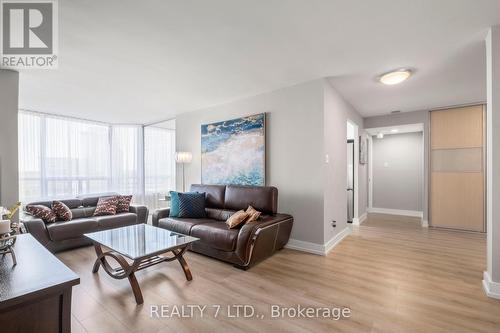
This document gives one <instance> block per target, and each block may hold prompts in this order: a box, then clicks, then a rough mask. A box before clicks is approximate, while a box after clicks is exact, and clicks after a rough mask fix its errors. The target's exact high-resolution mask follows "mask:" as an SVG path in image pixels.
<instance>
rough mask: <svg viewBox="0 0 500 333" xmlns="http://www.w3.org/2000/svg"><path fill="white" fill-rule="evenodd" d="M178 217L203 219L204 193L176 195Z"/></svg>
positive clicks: (204, 215)
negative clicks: (177, 197)
mask: <svg viewBox="0 0 500 333" xmlns="http://www.w3.org/2000/svg"><path fill="white" fill-rule="evenodd" d="M178 196H179V215H178V217H185V218H193V219H197V218H203V217H206V212H205V192H203V193H178Z"/></svg>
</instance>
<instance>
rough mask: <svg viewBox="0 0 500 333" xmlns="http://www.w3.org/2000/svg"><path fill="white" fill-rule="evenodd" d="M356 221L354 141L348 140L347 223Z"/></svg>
mask: <svg viewBox="0 0 500 333" xmlns="http://www.w3.org/2000/svg"><path fill="white" fill-rule="evenodd" d="M353 219H354V140H353V139H348V140H347V223H352V221H353Z"/></svg>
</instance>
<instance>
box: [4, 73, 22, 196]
mask: <svg viewBox="0 0 500 333" xmlns="http://www.w3.org/2000/svg"><path fill="white" fill-rule="evenodd" d="M18 96H19V73H17V72H13V71H9V70H0V183H1V187H0V206H10V205H12V204H14V203H15V202H17V200H19V182H18V167H17V165H18V162H17V160H18V146H17V140H18V139H17V131H18V129H17V122H18V120H17V114H18Z"/></svg>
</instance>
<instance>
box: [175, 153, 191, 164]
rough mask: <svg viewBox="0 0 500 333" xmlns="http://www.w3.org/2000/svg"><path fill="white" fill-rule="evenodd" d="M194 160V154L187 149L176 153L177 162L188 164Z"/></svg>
mask: <svg viewBox="0 0 500 333" xmlns="http://www.w3.org/2000/svg"><path fill="white" fill-rule="evenodd" d="M192 160H193V154H191V153H189V152H186V151H179V152H177V153H175V161H176V162H177V163H182V164H187V163H191V161H192Z"/></svg>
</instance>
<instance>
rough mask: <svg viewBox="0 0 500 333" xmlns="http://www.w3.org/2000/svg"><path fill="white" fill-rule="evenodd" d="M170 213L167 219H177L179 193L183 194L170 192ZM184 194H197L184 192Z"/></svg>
mask: <svg viewBox="0 0 500 333" xmlns="http://www.w3.org/2000/svg"><path fill="white" fill-rule="evenodd" d="M169 193H170V213H169V215H168V216H169V217H179V193H183V192H176V191H170V192H169ZM184 193H198V192H184Z"/></svg>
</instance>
